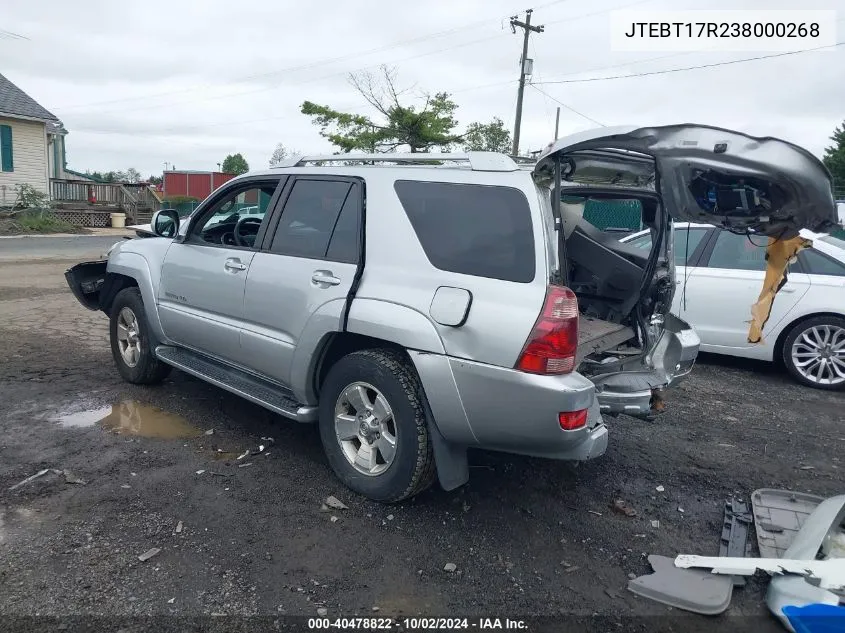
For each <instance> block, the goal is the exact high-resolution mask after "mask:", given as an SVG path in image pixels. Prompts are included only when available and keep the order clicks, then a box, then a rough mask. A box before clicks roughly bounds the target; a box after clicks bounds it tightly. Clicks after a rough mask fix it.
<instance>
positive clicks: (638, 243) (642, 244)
mask: <svg viewBox="0 0 845 633" xmlns="http://www.w3.org/2000/svg"><path fill="white" fill-rule="evenodd" d="M625 244H627V245H628V246H633V247H634V248H638V249H640V250H642V251H650V250H651V233H646V234H645V235H640V236H639V237H635V238H634V239H632V240H628V241H627V242H625Z"/></svg>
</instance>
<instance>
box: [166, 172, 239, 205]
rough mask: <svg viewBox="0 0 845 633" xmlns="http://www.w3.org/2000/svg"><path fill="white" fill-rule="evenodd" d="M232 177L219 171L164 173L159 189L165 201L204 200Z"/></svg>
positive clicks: (233, 175) (232, 176)
mask: <svg viewBox="0 0 845 633" xmlns="http://www.w3.org/2000/svg"><path fill="white" fill-rule="evenodd" d="M234 177H235V174H224V173H223V172H219V171H166V172H164V177H163V180H162V187H161V189H162V194H163V196H164V198H165V199H173V198H196V199H197V200H204V199H205V198H207V197H208V196H209V194H211V192H212V191H214V190H215V189H217V188H218V187H219V186H220V185H222V184H223V183H225V182H228V181H229V180H231V179H232V178H234Z"/></svg>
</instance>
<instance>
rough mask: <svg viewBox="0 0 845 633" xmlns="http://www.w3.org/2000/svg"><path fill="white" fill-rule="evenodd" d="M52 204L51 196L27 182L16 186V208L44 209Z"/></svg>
mask: <svg viewBox="0 0 845 633" xmlns="http://www.w3.org/2000/svg"><path fill="white" fill-rule="evenodd" d="M49 206H50V196H49V195H48V194H46V193H44V192H43V191H39V190H38V189H36V188H35V187H33V186H32V185H28V184H26V183H24V184H22V185H17V186H16V187H15V204H14V206H13V208H14V209H43V208H46V207H49Z"/></svg>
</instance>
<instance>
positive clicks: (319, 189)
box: [270, 179, 357, 259]
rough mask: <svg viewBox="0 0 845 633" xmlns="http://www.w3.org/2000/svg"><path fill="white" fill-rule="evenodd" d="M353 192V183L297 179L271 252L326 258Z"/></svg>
mask: <svg viewBox="0 0 845 633" xmlns="http://www.w3.org/2000/svg"><path fill="white" fill-rule="evenodd" d="M351 189H352V184H351V183H349V182H341V181H332V180H304V179H303V180H297V181H296V182H295V183H294V185H293V189H292V190H291V192H290V195H289V196H288V199H287V202H285V207H284V209H283V210H282V217H281V219H280V221H279V225H278V227H277V228H276V234H275V235H274V236H273V242H272V244H271V245H270V252H272V253H278V254H280V255H293V256H294V257H307V258H311V259H324V258H325V257H326V251H327V250H328V248H329V240H330V239H331V236H332V232H333V231H334V230H335V224H336V223H337V221H338V216H339V215H340V212H341V209H343V205H344V203H345V202H346V199H347V196H348V195H349V192H350V190H351ZM355 221H356V223H357V219H356V220H355ZM344 254H346V253H344Z"/></svg>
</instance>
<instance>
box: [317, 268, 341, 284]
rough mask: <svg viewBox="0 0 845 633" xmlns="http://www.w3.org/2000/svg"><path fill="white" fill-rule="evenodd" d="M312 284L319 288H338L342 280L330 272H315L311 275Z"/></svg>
mask: <svg viewBox="0 0 845 633" xmlns="http://www.w3.org/2000/svg"><path fill="white" fill-rule="evenodd" d="M311 282H312V283H315V284H317V285H318V286H337V285H338V284H340V279H339V278H337V277H335V276H334V275H333V274H332V271H330V270H315V271H314V274H313V275H311Z"/></svg>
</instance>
